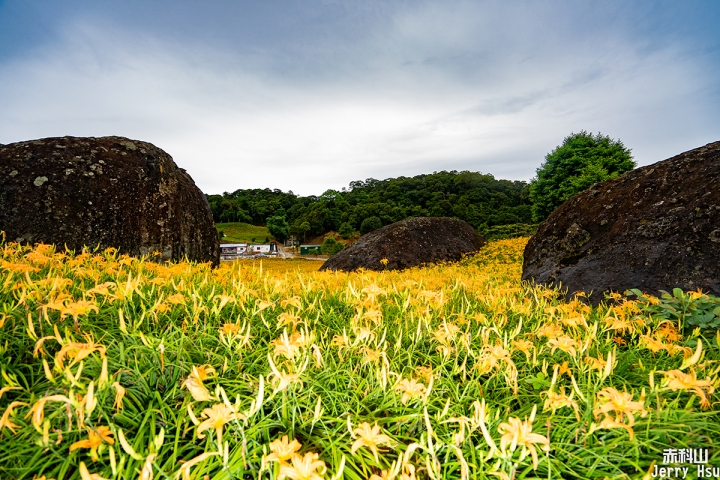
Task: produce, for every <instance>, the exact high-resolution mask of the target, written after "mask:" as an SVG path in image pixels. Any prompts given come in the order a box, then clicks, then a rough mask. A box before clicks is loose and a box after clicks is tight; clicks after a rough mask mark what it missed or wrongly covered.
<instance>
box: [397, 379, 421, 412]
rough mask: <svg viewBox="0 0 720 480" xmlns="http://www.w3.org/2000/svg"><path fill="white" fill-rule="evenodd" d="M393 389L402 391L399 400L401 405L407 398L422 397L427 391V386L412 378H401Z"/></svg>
mask: <svg viewBox="0 0 720 480" xmlns="http://www.w3.org/2000/svg"><path fill="white" fill-rule="evenodd" d="M395 391H399V392H403V396H402V398H401V399H400V401H401V402H402V403H403V405H407V402H408V400H410V399H412V398H417V397H423V396H424V395H425V392H427V388H426V387H425V385H423V384H422V383H418V381H417V380H415V379H414V378H411V379H410V380H407V379H405V378H403V379H401V380H400V381H399V382H398V383H397V385H395Z"/></svg>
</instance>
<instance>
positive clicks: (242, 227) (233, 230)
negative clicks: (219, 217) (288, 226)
mask: <svg viewBox="0 0 720 480" xmlns="http://www.w3.org/2000/svg"><path fill="white" fill-rule="evenodd" d="M215 228H217V229H218V230H222V231H223V232H225V236H224V237H223V238H221V239H220V241H221V242H224V243H265V239H266V238H269V239H272V235H270V232H269V231H268V229H267V227H258V226H255V225H250V224H249V223H242V222H229V223H216V224H215Z"/></svg>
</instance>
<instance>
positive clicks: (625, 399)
mask: <svg viewBox="0 0 720 480" xmlns="http://www.w3.org/2000/svg"><path fill="white" fill-rule="evenodd" d="M632 397H633V396H632V394H631V393H628V392H619V391H617V390H616V389H614V388H612V387H606V388H603V389H602V390H600V391H599V392H598V393H597V401H598V403H599V404H600V406H598V407H597V408H595V409H594V410H593V415H594V416H595V418H599V417H600V415H601V414H608V413H610V412H617V416H616V420H617V421H622V420H623V418H624V416H625V415H627V417H628V425H630V426H632V425H633V424H634V423H635V417H634V414H635V412H638V413H640V415H641V416H642V417H644V416H645V415H647V413H648V412H647V410H645V391H644V390H643V392H642V393H641V394H640V400H638V401H633V399H632Z"/></svg>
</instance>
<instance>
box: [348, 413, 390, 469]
mask: <svg viewBox="0 0 720 480" xmlns="http://www.w3.org/2000/svg"><path fill="white" fill-rule="evenodd" d="M352 433H353V438H355V436H357V439H356V440H355V442H353V444H352V448H351V449H350V452H351V453H353V454H354V453H355V452H356V451H357V450H358V449H359V448H360V447H367V448H368V449H369V450H370V451H371V452H372V454H373V456H374V457H375V461H376V462H379V461H380V460H379V459H378V451H381V452H382V451H384V450H379V449H378V446H379V445H383V444H386V445H389V446H391V443H392V440H390V437H388V436H387V435H385V434H384V433H380V427H379V426H378V425H377V424H375V426H372V427H371V426H370V424H369V423H367V422H363V423H361V424H360V425H358V426H357V428H355V429H354V430H353V431H352Z"/></svg>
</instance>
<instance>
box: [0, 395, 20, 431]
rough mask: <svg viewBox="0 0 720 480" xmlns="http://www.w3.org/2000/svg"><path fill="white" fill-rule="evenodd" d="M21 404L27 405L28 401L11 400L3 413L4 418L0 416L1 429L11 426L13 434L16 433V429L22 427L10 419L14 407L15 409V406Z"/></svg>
mask: <svg viewBox="0 0 720 480" xmlns="http://www.w3.org/2000/svg"><path fill="white" fill-rule="evenodd" d="M21 405H23V406H27V403H25V402H10V405H8V407H7V408H6V409H5V413H3V416H2V418H0V430H2V429H3V428H9V429H10V431H11V432H12V433H13V435H14V434H15V429H16V428H20V426H19V425H15V424H14V423H12V422H11V421H10V415H12V412H13V409H15V407H19V406H21Z"/></svg>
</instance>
